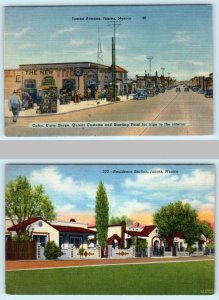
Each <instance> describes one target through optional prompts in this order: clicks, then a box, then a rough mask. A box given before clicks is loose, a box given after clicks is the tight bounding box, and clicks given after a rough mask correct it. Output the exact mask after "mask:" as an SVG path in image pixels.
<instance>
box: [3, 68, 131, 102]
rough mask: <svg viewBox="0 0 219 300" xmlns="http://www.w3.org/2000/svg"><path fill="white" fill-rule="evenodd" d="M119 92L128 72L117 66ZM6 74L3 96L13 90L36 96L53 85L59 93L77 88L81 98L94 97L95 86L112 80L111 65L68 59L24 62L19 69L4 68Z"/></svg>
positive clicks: (71, 91) (6, 97)
mask: <svg viewBox="0 0 219 300" xmlns="http://www.w3.org/2000/svg"><path fill="white" fill-rule="evenodd" d="M116 71H117V82H118V84H117V86H118V93H120V90H122V89H123V87H121V84H123V81H124V80H125V79H126V78H127V73H128V71H126V70H124V69H122V68H121V67H118V66H117V70H116ZM4 76H5V99H8V98H9V97H10V96H11V95H12V93H13V91H14V90H19V89H22V90H27V91H29V92H30V94H32V95H34V94H36V95H39V93H40V91H41V90H43V89H44V88H46V87H49V86H56V87H57V90H58V95H59V93H60V92H61V91H62V90H66V91H67V92H70V93H72V94H73V95H74V94H75V92H76V91H79V93H80V96H81V98H82V99H83V98H95V92H96V90H97V89H98V90H99V91H101V90H102V89H106V88H107V87H108V86H109V85H110V84H111V82H112V75H111V68H110V67H109V66H106V65H102V64H97V63H92V62H70V63H49V64H25V65H20V66H19V68H18V69H7V70H5V72H4Z"/></svg>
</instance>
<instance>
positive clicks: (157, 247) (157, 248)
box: [153, 241, 160, 256]
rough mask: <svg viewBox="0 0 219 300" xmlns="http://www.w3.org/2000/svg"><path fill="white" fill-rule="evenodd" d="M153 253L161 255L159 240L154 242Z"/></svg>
mask: <svg viewBox="0 0 219 300" xmlns="http://www.w3.org/2000/svg"><path fill="white" fill-rule="evenodd" d="M153 255H154V256H159V255H160V248H159V241H155V242H154V249H153Z"/></svg>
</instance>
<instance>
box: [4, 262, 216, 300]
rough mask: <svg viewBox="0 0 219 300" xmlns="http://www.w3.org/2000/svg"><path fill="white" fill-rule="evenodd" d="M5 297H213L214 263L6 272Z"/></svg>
mask: <svg viewBox="0 0 219 300" xmlns="http://www.w3.org/2000/svg"><path fill="white" fill-rule="evenodd" d="M6 293H8V294H19V295H21V294H23V295H27V294H28V295H34V294H38V295H40V294H44V295H48V294H53V295H54V294H62V295H200V294H202V295H203V294H204V295H206V294H208V295H209V294H213V293H214V262H213V261H203V262H181V263H165V264H164V263H163V264H160V263H159V264H138V265H115V266H112V265H111V266H101V267H82V268H70V269H50V270H30V271H15V272H14V271H11V272H6Z"/></svg>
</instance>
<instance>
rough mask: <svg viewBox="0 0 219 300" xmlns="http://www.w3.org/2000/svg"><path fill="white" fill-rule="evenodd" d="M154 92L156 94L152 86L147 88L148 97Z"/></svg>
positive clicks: (152, 95)
mask: <svg viewBox="0 0 219 300" xmlns="http://www.w3.org/2000/svg"><path fill="white" fill-rule="evenodd" d="M155 94H156V91H155V89H153V88H150V89H147V96H148V97H154V96H155Z"/></svg>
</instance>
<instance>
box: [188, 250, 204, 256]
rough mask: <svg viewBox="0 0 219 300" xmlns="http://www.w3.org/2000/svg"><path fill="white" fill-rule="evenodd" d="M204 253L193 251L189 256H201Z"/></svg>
mask: <svg viewBox="0 0 219 300" xmlns="http://www.w3.org/2000/svg"><path fill="white" fill-rule="evenodd" d="M203 255H204V252H203V251H194V252H193V253H192V254H191V255H190V256H203Z"/></svg>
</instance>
